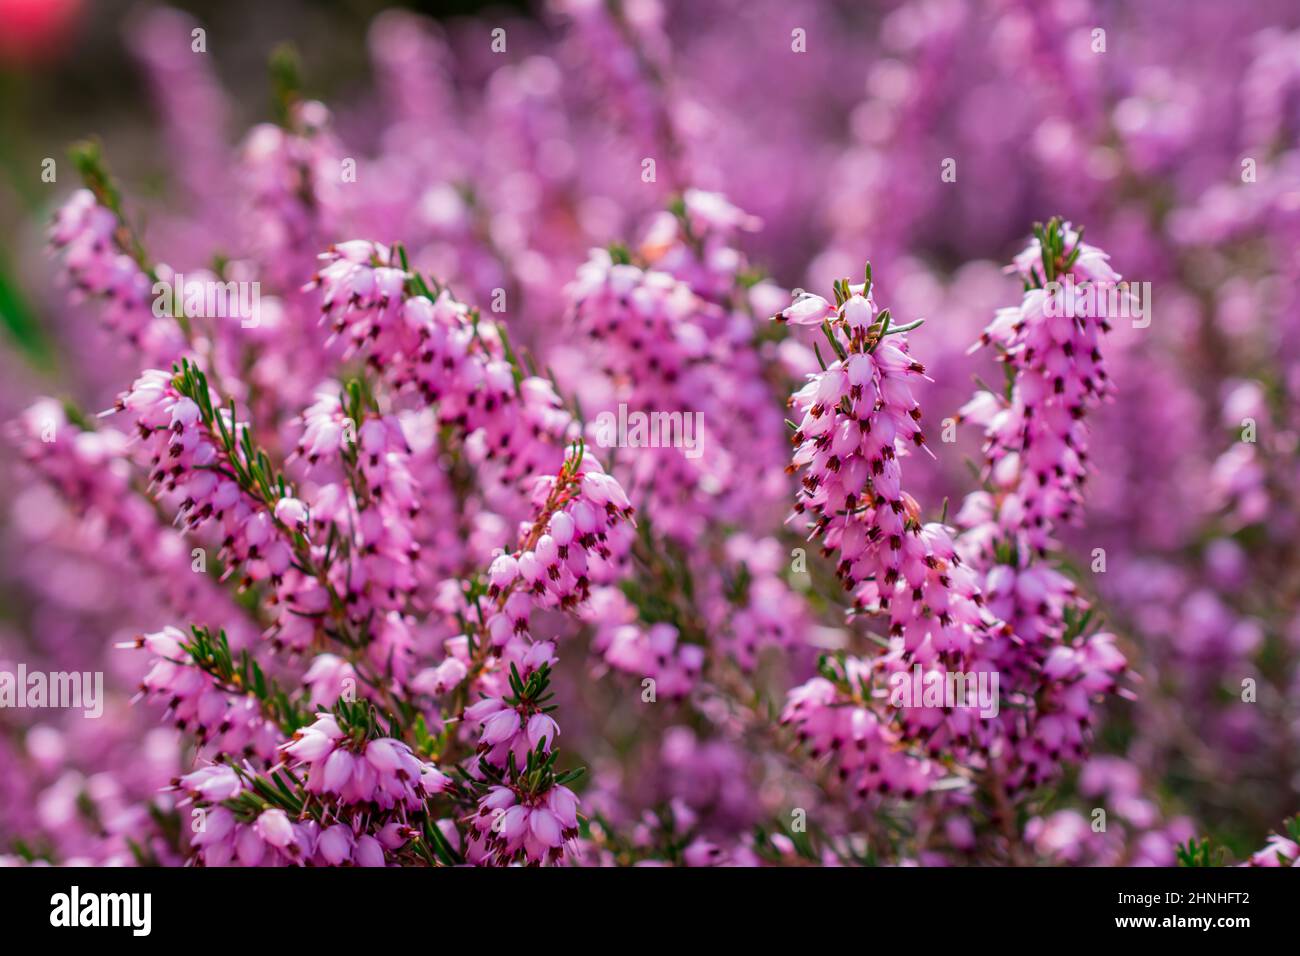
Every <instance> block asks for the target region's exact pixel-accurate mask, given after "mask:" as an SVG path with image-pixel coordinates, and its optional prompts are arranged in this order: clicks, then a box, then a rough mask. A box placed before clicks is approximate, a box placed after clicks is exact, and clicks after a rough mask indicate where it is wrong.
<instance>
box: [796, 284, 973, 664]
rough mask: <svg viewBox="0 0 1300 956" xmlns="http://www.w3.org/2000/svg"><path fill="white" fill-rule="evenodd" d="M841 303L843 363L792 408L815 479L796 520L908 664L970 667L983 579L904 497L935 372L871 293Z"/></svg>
mask: <svg viewBox="0 0 1300 956" xmlns="http://www.w3.org/2000/svg"><path fill="white" fill-rule="evenodd" d="M840 299H841V301H840V304H839V307H838V309H837V312H836V318H835V319H834V320H833V321H832V322H831V323H830V327H831V334H832V335H833V337H834V340H835V343H836V347H837V348H838V349H839V350H841V352H842V357H841V358H839V359H838V360H837V361H835V362H833V363H831V364H830V365H829V366H827V368H826V369H825V370H824V371H822V372H819V373H816V374H813V375H810V376H809V377H808V382H807V384H806V385H805V386H804V387H803V388H801V389H799V390H798V391H797V392H795V394H794V395H793V396H792V397H791V399H790V407H791V409H792V410H793V413H794V416H795V418H796V420H797V427H796V431H795V434H794V438H793V441H794V444H795V446H796V449H795V453H794V458H793V464H792V465H791V467H790V470H791V471H792V472H793V471H797V470H802V471H803V472H804V474H803V477H802V479H801V488H800V491H799V496H798V500H797V501H796V504H795V513H796V514H800V515H804V516H806V517H807V518H808V519H809V527H810V537H820V538H821V539H822V540H823V542H824V543H823V551H824V553H826V554H827V555H828V556H832V557H833V558H834V559H835V572H836V574H837V576H838V577H839V578H840V579H841V581H842V582H843V584H844V586H845V588H846V589H849V590H853V591H854V603H855V605H856V607H857V608H859V609H860V610H863V611H867V612H877V613H881V614H886V615H888V617H889V621H890V634H891V635H893V636H895V637H900V638H902V640H903V644H904V647H905V648H906V650H907V652H908V653H909V654H915V655H919V656H921V657H922V658H928V657H930V656H933V655H935V654H955V655H958V656H959V657H964V656H965V655H968V654H970V653H972V652H973V651H974V650H975V648H976V646H977V645H978V644H979V642H980V641H981V640H983V639H984V637H985V635H987V633H988V631H989V628H990V626H991V620H990V618H989V617H988V615H987V614H986V613H985V612H984V611H983V609H982V603H983V598H982V597H981V595H980V592H979V588H978V586H977V583H976V579H975V576H974V575H973V574H972V573H971V572H970V570H969V569H968V568H966V567H965V566H964V565H963V563H962V561H961V558H960V557H959V556H958V555H957V553H956V549H955V548H954V547H953V544H952V541H951V538H950V537H949V533H948V530H947V529H946V528H944V527H942V526H940V525H937V524H930V525H923V524H922V523H921V520H920V514H919V508H918V507H917V505H916V502H915V501H914V500H913V499H912V498H911V497H910V496H909V495H907V493H906V492H905V491H904V490H903V487H902V458H903V456H904V455H906V454H907V453H908V450H909V449H917V448H922V447H924V438H923V436H922V435H921V430H920V425H919V424H918V422H919V420H920V417H921V410H920V406H919V405H918V404H917V403H916V401H915V399H914V398H913V397H912V393H911V390H910V385H909V384H908V383H909V380H910V379H912V378H915V377H918V376H922V375H923V374H924V371H925V369H924V367H923V366H922V365H921V364H920V363H919V362H917V361H916V360H915V359H914V358H912V356H911V354H910V353H909V352H908V351H907V349H908V345H907V341H906V339H905V337H904V336H903V335H898V336H890V337H888V338H882V337H881V335H882V330H883V323H881V322H879V321H877V320H876V319H875V318H874V317H875V316H877V314H878V313H877V311H876V307H875V304H874V302H873V301H872V300H871V298H870V290H869V289H866V288H864V287H862V286H858V287H848V286H847V283H846V285H845V292H844V293H843V294H841V295H840ZM896 341H897V342H898V343H900V344H898V345H895V344H894V343H895V342H896Z"/></svg>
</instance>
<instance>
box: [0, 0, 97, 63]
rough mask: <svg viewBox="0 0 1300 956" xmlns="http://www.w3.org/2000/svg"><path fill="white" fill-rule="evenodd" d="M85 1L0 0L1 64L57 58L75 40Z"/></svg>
mask: <svg viewBox="0 0 1300 956" xmlns="http://www.w3.org/2000/svg"><path fill="white" fill-rule="evenodd" d="M81 5H82V4H81V0H0V62H3V63H4V64H6V65H18V66H25V65H30V64H33V63H39V62H41V61H47V60H50V59H53V58H54V57H55V56H57V55H58V53H59V52H60V51H62V50H63V49H64V47H66V46H67V43H68V41H69V40H70V39H71V38H72V34H73V24H74V23H75V22H76V19H77V15H78V14H79V13H80V12H81Z"/></svg>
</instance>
